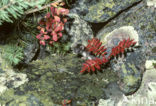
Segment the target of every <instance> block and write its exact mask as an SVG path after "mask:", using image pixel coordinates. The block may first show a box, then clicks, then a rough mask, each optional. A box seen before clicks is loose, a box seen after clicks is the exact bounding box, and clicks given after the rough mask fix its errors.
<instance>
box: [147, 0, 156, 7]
mask: <svg viewBox="0 0 156 106" xmlns="http://www.w3.org/2000/svg"><path fill="white" fill-rule="evenodd" d="M147 6H153V7H155V8H156V0H147Z"/></svg>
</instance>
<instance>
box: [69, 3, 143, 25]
mask: <svg viewBox="0 0 156 106" xmlns="http://www.w3.org/2000/svg"><path fill="white" fill-rule="evenodd" d="M139 1H141V0H109V1H108V0H77V3H76V4H75V5H74V8H73V9H72V10H71V11H72V12H75V13H77V14H79V15H80V17H81V18H83V19H84V20H86V21H89V22H93V23H100V22H106V21H108V20H109V19H111V18H113V17H114V16H115V15H117V14H118V13H120V11H123V10H125V9H126V8H128V7H130V6H132V5H133V4H135V3H137V2H139Z"/></svg>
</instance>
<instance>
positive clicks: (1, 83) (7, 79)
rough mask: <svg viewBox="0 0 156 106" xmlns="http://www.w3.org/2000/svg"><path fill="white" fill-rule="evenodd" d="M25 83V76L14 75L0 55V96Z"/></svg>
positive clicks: (21, 74) (20, 74) (26, 79)
mask: <svg viewBox="0 0 156 106" xmlns="http://www.w3.org/2000/svg"><path fill="white" fill-rule="evenodd" d="M27 81H28V78H27V75H26V74H23V73H16V72H15V71H14V70H13V68H12V67H11V66H10V65H8V64H7V63H6V62H4V60H3V59H2V57H1V55H0V95H1V94H2V93H4V92H5V91H6V90H8V89H11V88H17V87H19V86H20V85H22V84H24V83H25V82H27ZM0 103H1V102H0Z"/></svg>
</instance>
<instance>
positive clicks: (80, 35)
mask: <svg viewBox="0 0 156 106" xmlns="http://www.w3.org/2000/svg"><path fill="white" fill-rule="evenodd" d="M68 16H69V17H70V20H72V22H67V23H66V26H65V30H66V32H67V34H68V38H70V39H69V40H70V42H71V49H72V50H73V51H74V52H75V50H74V49H76V47H77V46H78V45H79V44H83V45H87V41H88V40H89V39H91V38H93V31H92V29H91V27H90V25H89V24H88V23H87V22H86V21H84V20H82V19H81V18H80V17H79V15H77V14H75V13H70V14H68Z"/></svg>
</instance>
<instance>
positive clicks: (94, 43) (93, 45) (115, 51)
mask: <svg viewBox="0 0 156 106" xmlns="http://www.w3.org/2000/svg"><path fill="white" fill-rule="evenodd" d="M135 44H136V42H135V41H134V40H130V38H128V39H127V40H125V39H124V40H122V41H120V42H119V44H118V45H117V46H115V47H113V48H112V50H111V53H110V55H109V56H108V57H107V58H106V57H105V55H106V54H107V52H106V48H104V46H102V42H100V40H99V39H97V38H92V39H91V40H88V45H87V46H86V50H87V51H89V52H91V53H93V54H94V55H95V56H102V59H101V58H100V57H99V58H97V57H96V58H95V59H89V60H87V61H86V62H85V63H84V64H83V67H82V70H81V71H80V73H84V72H86V71H87V72H91V71H92V72H94V71H95V70H96V69H97V70H101V65H103V64H106V63H107V62H109V61H110V59H111V57H115V56H117V55H119V54H123V53H124V52H125V50H126V49H129V48H130V47H133V46H134V45H135Z"/></svg>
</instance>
